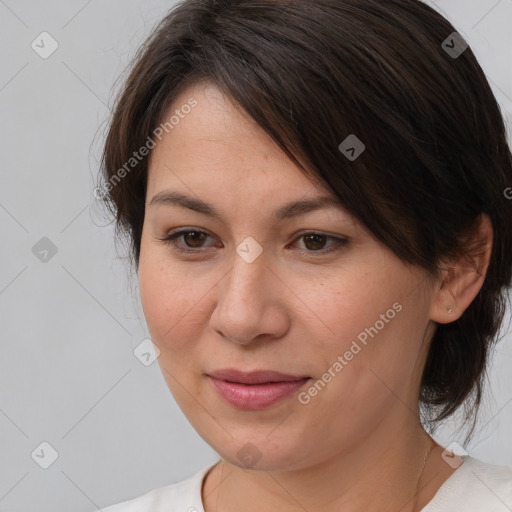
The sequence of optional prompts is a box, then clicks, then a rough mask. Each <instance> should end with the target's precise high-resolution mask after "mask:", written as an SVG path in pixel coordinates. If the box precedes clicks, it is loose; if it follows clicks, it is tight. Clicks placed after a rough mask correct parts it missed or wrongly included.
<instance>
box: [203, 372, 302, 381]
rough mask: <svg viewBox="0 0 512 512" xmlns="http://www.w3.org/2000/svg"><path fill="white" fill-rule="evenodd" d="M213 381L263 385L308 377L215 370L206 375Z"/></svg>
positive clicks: (278, 373)
mask: <svg viewBox="0 0 512 512" xmlns="http://www.w3.org/2000/svg"><path fill="white" fill-rule="evenodd" d="M208 375H209V376H210V377H213V378H214V379H220V380H225V381H228V382H239V383H241V384H263V383H266V382H288V381H294V380H303V379H307V378H309V377H307V376H304V375H299V376H297V375H287V374H284V373H280V372H275V371H272V370H255V371H252V372H241V371H239V370H234V369H225V370H217V371H214V372H210V373H209V374H208Z"/></svg>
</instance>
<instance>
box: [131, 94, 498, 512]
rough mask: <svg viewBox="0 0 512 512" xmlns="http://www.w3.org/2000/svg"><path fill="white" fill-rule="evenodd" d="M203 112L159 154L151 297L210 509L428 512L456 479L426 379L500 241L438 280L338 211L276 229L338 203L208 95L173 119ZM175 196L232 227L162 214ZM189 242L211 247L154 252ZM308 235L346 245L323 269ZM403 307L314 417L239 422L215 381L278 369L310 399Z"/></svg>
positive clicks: (144, 260)
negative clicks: (220, 375) (207, 460)
mask: <svg viewBox="0 0 512 512" xmlns="http://www.w3.org/2000/svg"><path fill="white" fill-rule="evenodd" d="M191 97H193V98H195V99H196V100H197V102H198V105H197V106H196V107H195V108H194V109H192V111H191V112H190V113H189V114H187V115H186V116H185V117H184V118H183V119H181V120H180V123H179V124H178V125H176V126H175V127H174V129H173V130H171V131H169V133H167V134H164V137H163V139H162V140H161V141H160V142H158V143H157V145H156V147H155V149H154V150H153V151H152V153H151V155H150V162H149V171H148V172H149V174H148V187H147V197H146V215H145V221H144V227H143V232H142V239H141V256H140V264H139V284H140V293H141V300H142V305H143V309H144V313H145V316H146V320H147V324H148V327H149V330H150V333H151V337H152V340H153V342H154V344H155V345H156V346H157V347H158V349H159V350H160V356H159V358H158V361H159V364H160V367H161V370H162V372H163V376H164V378H165V380H166V382H167V384H168V386H169V389H170V391H171V393H172V394H173V396H174V398H175V399H176V401H177V403H178V404H179V406H180V408H181V409H182V411H183V412H184V414H185V415H186V417H187V418H188V420H189V421H190V423H191V424H192V426H193V427H194V428H195V429H196V430H197V432H198V433H199V434H200V435H201V436H202V438H203V439H204V440H205V441H206V442H207V443H208V444H209V445H210V446H212V447H213V449H214V450H216V452H217V453H219V455H220V456H221V462H220V463H219V464H217V465H216V466H214V468H213V469H211V470H210V471H209V473H208V474H207V476H206V478H205V480H204V482H203V489H202V498H203V503H204V507H205V511H206V512H214V511H220V510H222V511H223V512H231V511H235V510H237V511H239V510H244V511H246V512H252V511H254V512H255V511H258V512H259V511H261V510H280V511H283V512H287V511H292V510H293V511H296V510H299V509H305V510H308V511H310V512H313V511H315V512H316V511H323V512H330V511H339V510H343V511H346V512H350V511H360V510H372V511H373V510H375V511H377V510H378V511H382V510H390V511H391V510H393V511H394V510H396V511H398V510H401V512H406V511H412V510H420V509H421V508H422V507H423V506H425V505H426V504H427V503H428V501H430V500H431V499H432V497H433V496H434V494H435V493H436V492H437V490H438V489H439V487H440V486H441V485H442V483H443V482H444V481H445V480H446V479H447V478H448V477H449V476H450V475H451V474H452V473H453V471H454V469H453V468H452V467H451V466H449V465H448V464H446V463H445V462H444V460H443V459H442V457H441V452H442V451H443V447H441V446H439V445H438V444H437V443H435V442H434V441H433V440H432V439H431V438H430V436H428V435H427V434H426V432H425V431H424V429H423V428H422V426H421V424H420V422H419V411H418V392H419V385H420V377H421V373H422V370H423V367H424V364H425V359H426V356H427V352H428V346H429V341H430V339H431V337H432V335H433V334H434V332H435V328H436V322H439V323H446V322H451V321H453V320H455V319H457V318H458V317H459V316H460V315H461V314H462V313H463V311H464V309H465V308H467V306H468V305H469V304H470V303H471V301H472V300H473V298H474V297H475V296H476V294H477V293H478V290H479V289H480V287H481V286H482V284H483V280H484V277H485V272H486V270H487V265H488V261H489V255H490V248H491V245H492V229H491V225H490V222H489V220H488V218H486V217H482V222H481V223H480V229H479V230H478V231H476V232H475V236H481V237H483V238H484V239H485V240H486V241H487V246H486V250H485V251H484V252H483V253H482V255H481V256H480V257H479V258H478V259H475V260H472V261H470V262H469V263H468V261H467V260H466V259H464V260H460V261H456V262H450V265H447V266H446V270H445V271H443V272H442V275H441V276H439V277H438V278H437V279H434V278H429V275H428V274H427V273H426V272H425V271H424V270H423V269H421V268H419V267H416V266H410V265H408V264H405V263H404V262H402V261H401V260H400V259H398V257H396V256H395V255H394V253H392V252H391V251H390V250H389V249H388V248H387V247H385V246H384V245H383V244H382V243H380V242H379V241H377V240H376V239H375V238H374V237H373V236H372V235H371V233H370V232H369V231H368V230H367V229H365V228H364V226H363V225H362V224H360V223H359V222H358V221H356V219H355V218H354V217H352V216H351V215H350V213H349V212H348V211H345V210H344V209H343V208H342V207H339V208H336V207H329V208H326V209H322V210H317V211H313V212H309V213H307V214H304V215H301V216H297V217H294V218H291V219H287V220H284V221H280V222H278V223H276V222H275V221H274V220H273V219H272V217H271V214H272V212H273V211H274V210H276V209H278V208H279V207H281V206H283V205H284V204H286V203H288V202H291V201H293V200H297V199H303V198H304V197H314V196H319V195H323V194H328V195H331V196H333V194H332V193H331V192H330V191H329V190H328V189H327V188H324V187H323V186H322V184H321V183H319V182H314V181H312V180H311V179H310V178H309V177H307V176H305V175H304V174H303V173H302V172H301V171H300V170H299V168H298V167H296V166H295V164H293V162H292V161H291V160H289V159H288V157H287V156H286V155H285V154H284V153H283V152H282V151H281V150H280V149H279V148H278V147H277V146H276V145H275V144H274V143H273V141H271V139H270V138H269V137H268V136H267V135H266V134H265V132H263V131H262V129H261V128H260V127H259V126H258V125H257V124H256V123H255V122H254V121H253V120H252V119H251V118H250V117H249V116H247V115H246V114H245V113H243V112H242V111H240V110H238V109H236V108H235V107H234V105H233V104H232V103H231V102H230V101H229V99H228V98H227V97H225V96H223V95H222V93H221V92H220V91H218V90H217V89H216V88H215V87H214V86H212V85H208V84H196V85H194V86H193V87H189V88H188V89H187V90H185V91H183V92H182V94H181V95H180V96H179V97H178V98H176V100H175V102H174V104H173V105H172V106H171V108H170V109H169V113H172V111H173V110H175V109H176V108H179V107H180V106H181V105H184V104H186V102H187V100H188V99H189V98H191ZM165 117H166V116H164V118H165ZM162 191H178V192H182V193H184V194H188V195H191V196H193V197H195V198H200V199H202V200H204V201H207V202H208V203H210V204H212V205H213V206H214V207H215V208H216V209H218V210H219V212H220V213H221V215H222V218H223V220H222V221H221V220H218V219H214V218H211V217H209V216H207V215H205V214H202V213H197V212H194V211H192V210H189V209H187V208H184V207H181V206H177V205H170V204H153V205H150V204H149V203H150V201H151V199H152V198H153V196H154V195H155V194H157V193H159V192H162ZM333 197H334V196H333ZM176 228H190V230H191V231H193V230H194V229H195V230H196V231H197V230H201V231H205V232H206V233H207V234H208V235H210V236H209V237H206V238H204V239H201V238H199V239H198V238H193V236H190V235H189V236H188V237H184V236H181V237H179V238H178V239H176V240H175V243H176V244H177V245H178V246H181V247H184V248H189V249H191V250H195V251H197V254H193V255H183V254H180V253H179V252H177V251H176V250H175V249H173V248H172V246H171V245H166V244H165V243H163V242H162V241H160V240H159V238H163V237H165V236H166V235H167V234H168V233H169V232H170V231H171V230H175V229H176ZM311 231H315V232H319V233H320V234H325V235H329V236H335V237H336V236H337V237H339V238H347V239H348V240H349V242H348V244H346V245H342V246H339V247H338V248H337V250H334V251H333V252H330V253H324V254H323V255H318V254H319V251H318V249H324V248H325V249H327V248H329V247H332V246H333V245H334V242H333V241H331V239H329V238H326V239H321V240H320V241H318V242H316V244H315V243H314V241H313V242H311V241H309V240H308V239H307V237H304V235H305V234H307V233H308V232H311ZM301 235H302V237H301ZM248 236H251V237H252V238H254V239H255V240H256V241H257V242H258V243H259V244H260V246H261V247H262V249H263V252H262V253H261V254H260V255H259V256H258V258H256V259H255V260H254V261H253V262H252V263H247V262H246V261H245V260H244V259H242V258H241V257H240V256H239V255H238V254H237V252H236V248H237V247H238V246H239V245H240V244H241V243H242V241H243V240H244V239H245V238H246V237H248ZM187 242H188V245H187ZM315 249H317V250H316V251H315ZM475 270H478V271H475ZM397 302H398V303H399V304H400V305H401V306H402V309H401V311H400V312H398V313H396V316H395V317H394V318H393V319H392V320H389V321H388V322H387V323H385V326H384V327H383V328H382V329H380V330H379V332H378V334H377V335H375V336H374V338H370V337H369V338H368V343H367V345H366V346H364V347H363V349H362V350H361V351H360V352H359V353H358V354H357V355H356V356H354V357H353V359H352V360H351V361H349V362H348V364H347V365H346V366H344V367H343V369H342V371H341V372H338V373H337V374H336V376H335V377H334V378H333V379H332V380H331V382H329V383H328V384H327V385H326V386H325V387H324V388H323V389H322V390H321V391H320V392H319V393H318V394H317V395H316V396H315V397H314V398H311V401H310V402H309V403H308V404H307V405H303V404H301V403H300V402H299V401H298V399H297V393H295V394H293V395H291V396H290V397H288V398H286V399H285V400H284V401H281V402H279V403H277V404H275V405H273V406H271V407H268V408H267V409H264V410H261V411H246V410H239V409H236V408H235V407H233V406H231V405H230V404H228V403H226V402H225V401H224V400H223V399H222V398H221V397H220V396H219V395H218V394H217V392H216V390H215V389H214V387H213V386H212V383H211V381H210V379H209V378H208V377H207V375H206V374H207V373H209V372H211V371H213V370H218V369H222V368H237V369H242V370H246V371H250V370H254V369H272V370H277V371H281V372H284V373H289V374H293V375H304V376H310V377H311V378H312V379H313V380H312V381H310V384H309V385H311V383H312V382H316V381H317V380H318V379H321V378H322V375H323V374H324V373H325V372H326V371H327V369H328V368H329V367H332V366H333V364H334V362H335V361H336V360H337V357H338V356H339V355H343V354H344V353H345V352H346V351H347V350H348V349H349V347H350V345H351V343H352V341H353V340H355V339H356V338H357V335H358V334H360V333H361V332H362V331H364V329H365V328H367V327H370V326H374V325H375V323H376V321H377V320H379V318H381V317H380V315H381V314H383V313H385V312H386V311H387V310H389V309H390V308H391V307H392V305H393V304H394V303H397ZM449 308H452V309H453V313H451V314H449V313H448V309H449ZM249 442H250V443H252V444H253V445H254V446H255V447H256V449H257V451H258V454H259V455H260V457H261V458H260V459H259V460H258V462H257V464H256V465H255V466H253V467H252V468H251V467H247V466H244V464H243V463H242V462H241V461H240V460H239V458H238V457H237V453H238V452H239V450H240V449H242V447H244V446H245V445H246V444H247V443H249ZM427 454H429V455H428V458H427V459H426V464H425V466H424V469H423V471H422V467H423V464H424V461H425V456H426V455H427ZM420 474H421V478H420V479H419V480H418V478H419V477H420ZM418 490H419V491H418Z"/></svg>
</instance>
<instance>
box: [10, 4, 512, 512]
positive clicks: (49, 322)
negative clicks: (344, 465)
mask: <svg viewBox="0 0 512 512" xmlns="http://www.w3.org/2000/svg"><path fill="white" fill-rule="evenodd" d="M171 5H172V2H169V1H167V2H166V1H157V0H152V1H142V0H109V1H108V2H100V1H98V0H90V1H86V0H72V1H67V2H63V1H60V2H59V1H56V0H53V1H45V2H36V1H34V0H32V1H28V0H5V1H4V0H0V34H1V35H0V41H1V45H0V55H1V62H2V67H1V70H0V119H1V125H0V133H1V137H0V148H1V153H0V154H1V183H2V187H1V189H0V227H1V233H2V249H1V253H0V254H1V256H0V258H1V261H0V264H1V270H0V314H1V322H2V323H1V325H2V351H1V353H2V357H1V358H0V378H1V384H2V385H1V386H0V442H1V448H0V510H4V511H7V510H8V511H10V512H26V511H35V510H37V511H38V512H49V511H52V512H64V511H66V512H69V511H71V510H74V511H76V512H89V511H92V510H96V509H97V508H100V507H105V506H106V505H109V504H112V503H116V502H119V501H123V500H126V499H128V498H132V497H134V496H138V495H140V494H142V493H144V492H146V491H148V490H149V489H152V488H155V487H158V486H161V485H165V484H167V483H170V482H174V481H179V480H182V479H184V478H186V477H188V476H190V475H192V474H193V473H194V472H196V471H197V470H198V469H200V468H201V467H203V466H205V465H207V464H210V463H212V462H214V461H215V460H216V459H217V455H216V453H215V452H214V451H213V449H211V448H210V447H209V446H208V445H206V443H205V442H204V441H203V440H202V439H201V438H200V437H199V436H198V434H197V433H196V432H195V431H194V430H193V429H192V427H191V426H190V425H189V424H188V422H187V420H186V419H185V417H184V416H183V414H182V413H181V411H180V410H179V408H178V407H177V405H176V403H175V401H174V399H173V398H172V396H171V394H170V392H169V391H168V389H167V387H166V384H165V381H164V379H163V377H162V375H161V373H160V370H159V368H158V364H157V363H156V362H155V363H154V364H153V365H151V366H149V367H145V366H144V365H143V364H141V362H140V361H139V360H138V359H137V358H135V356H134V354H133V350H134V349H135V347H136V346H137V345H138V344H139V343H140V342H141V341H142V340H143V339H144V338H145V337H147V336H148V331H147V328H146V325H145V322H144V319H143V314H142V312H141V308H140V305H139V302H138V295H137V293H138V292H137V283H136V279H135V278H134V279H132V280H131V281H130V278H129V276H128V267H127V265H126V263H125V262H124V261H123V260H122V259H121V258H119V257H118V255H119V253H120V251H121V253H122V246H118V247H117V249H118V251H117V252H116V246H115V245H114V232H113V228H112V226H105V220H104V218H103V217H102V216H101V215H100V211H99V210H98V208H97V205H96V204H95V199H94V197H93V195H92V190H93V188H94V186H95V184H96V177H97V173H98V160H99V155H100V150H101V143H102V142H103V137H104V128H105V121H106V119H107V116H108V112H109V111H108V106H111V105H112V100H113V95H114V93H115V91H116V89H113V88H112V87H113V84H114V82H115V79H116V78H117V77H118V76H119V74H120V73H121V72H122V71H123V70H124V69H125V66H126V65H127V64H128V62H129V60H130V59H131V57H132V56H133V54H134V51H135V49H136V48H137V47H138V45H139V44H140V43H141V42H142V41H143V39H144V38H145V37H146V36H147V35H148V34H149V33H150V31H151V29H152V27H153V26H154V25H155V23H156V22H157V21H158V20H159V19H160V18H161V17H162V16H163V14H164V13H165V12H167V10H168V9H169V8H170V6H171ZM435 5H436V6H437V8H438V9H439V10H441V11H442V12H444V14H445V15H446V16H447V17H448V18H449V19H450V20H451V21H452V23H454V25H455V27H456V28H457V29H458V30H459V32H460V33H461V34H462V35H463V36H464V37H465V38H466V40H467V41H468V42H469V43H470V45H471V46H472V48H473V51H474V52H475V53H476V55H477V57H478V58H479V59H480V62H481V65H482V67H483V68H484V70H485V72H486V73H487V75H488V77H489V79H490V82H491V85H492V87H493V90H494V91H495V94H496V97H497V99H498V101H499V102H500V104H501V105H502V108H503V110H504V113H505V114H506V116H507V119H508V123H509V126H510V122H511V112H512V99H511V98H512V72H511V67H510V63H511V62H512V50H511V49H512V35H511V30H510V27H511V26H512V0H500V1H497V0H471V1H468V0H438V1H437V2H436V4H435ZM43 31H47V32H49V33H50V34H51V35H52V37H53V38H55V39H56V40H57V41H58V44H59V48H58V49H57V51H56V52H55V53H53V54H52V55H51V56H50V57H49V58H48V59H42V58H41V57H40V56H39V55H38V54H36V52H35V51H34V50H33V49H32V48H31V43H32V41H33V40H34V39H35V38H36V36H38V35H39V34H40V33H41V32H43ZM440 43H441V42H440ZM510 185H511V186H512V183H511V184H510ZM42 237H47V238H49V239H50V240H51V241H52V242H53V244H55V246H56V248H57V253H56V254H55V255H54V256H53V257H51V258H49V261H47V262H46V263H43V262H41V261H40V260H39V259H38V258H37V257H36V256H35V255H34V254H33V252H32V248H33V246H34V245H35V244H36V243H37V242H38V241H39V240H40V239H41V238H42ZM507 325H508V319H507ZM511 345H512V343H511V341H510V336H509V335H507V336H506V337H505V338H504V339H503V341H502V342H501V343H500V344H499V345H498V347H497V353H496V356H495V357H494V358H493V360H492V365H491V375H492V377H491V391H492V397H488V398H487V399H486V402H485V404H484V408H483V409H482V413H481V420H480V423H479V427H478V435H477V436H476V438H475V440H474V441H473V442H472V443H471V444H470V445H469V446H466V449H467V450H468V451H469V453H470V454H471V455H473V456H475V457H478V458H480V459H482V460H485V461H488V462H491V463H495V464H504V465H512V443H511V435H510V434H511V427H512V383H511V377H510V375H511V373H512V347H511ZM437 438H438V440H439V441H440V442H443V443H444V444H445V445H447V444H449V443H450V442H451V441H459V442H462V439H463V438H462V436H461V434H458V433H456V432H454V430H453V426H452V425H451V424H448V425H446V427H445V428H443V430H442V431H440V433H439V436H438V437H437ZM44 441H46V442H47V443H49V444H50V445H51V446H52V447H53V448H54V449H55V450H56V451H57V453H58V458H57V460H56V461H55V462H54V463H53V464H52V465H51V466H50V467H49V468H48V469H42V468H41V467H40V466H39V465H38V464H36V462H35V461H34V460H33V458H32V456H31V454H32V453H33V451H34V450H36V448H38V447H39V445H40V444H41V443H42V442H44ZM45 453H48V451H46V452H45ZM36 458H37V457H36ZM39 460H41V459H39Z"/></svg>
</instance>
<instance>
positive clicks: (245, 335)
mask: <svg viewBox="0 0 512 512" xmlns="http://www.w3.org/2000/svg"><path fill="white" fill-rule="evenodd" d="M216 290H217V301H216V306H215V309H214V311H213V313H212V316H211V318H210V327H211V328H212V329H213V330H214V331H215V332H217V333H218V334H219V335H220V336H222V337H223V338H225V339H227V340H229V341H232V342H235V343H239V344H242V345H248V344H250V343H252V342H254V341H255V340H256V339H259V340H261V339H263V338H265V339H273V338H279V337H281V336H283V335H284V334H285V333H286V331H287V329H288V328H289V320H288V318H289V315H288V314H287V311H286V307H285V301H286V294H287V293H288V294H289V293H290V292H289V291H288V288H287V287H286V286H285V285H284V284H283V283H282V281H281V280H280V278H279V277H278V276H277V274H276V272H274V271H273V270H272V269H271V268H270V267H269V265H268V260H267V258H266V257H265V255H264V253H262V254H261V255H260V256H258V258H256V259H255V260H254V261H252V262H251V263H248V262H247V261H245V260H244V259H243V258H242V257H240V256H239V255H238V254H236V253H235V255H234V258H233V265H232V268H231V270H230V271H229V272H228V273H227V275H226V276H225V277H224V279H222V280H221V281H220V282H219V283H218V285H217V287H216Z"/></svg>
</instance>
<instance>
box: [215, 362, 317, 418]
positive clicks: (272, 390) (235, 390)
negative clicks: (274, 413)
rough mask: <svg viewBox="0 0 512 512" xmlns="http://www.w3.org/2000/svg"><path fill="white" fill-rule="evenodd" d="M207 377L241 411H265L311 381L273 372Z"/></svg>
mask: <svg viewBox="0 0 512 512" xmlns="http://www.w3.org/2000/svg"><path fill="white" fill-rule="evenodd" d="M208 377H209V379H210V380H211V382H212V383H213V386H214V388H215V390H216V391H217V392H218V393H219V395H220V396H221V397H222V398H223V399H224V400H225V401H226V402H228V403H229V404H231V405H233V406H234V407H236V408H238V409H249V410H261V409H265V408H267V407H270V406H271V405H273V404H276V403H277V402H280V401H281V400H283V399H285V398H286V397H288V396H290V395H291V394H292V393H293V392H294V391H296V390H297V389H299V388H300V387H302V386H303V385H304V384H305V383H306V382H307V381H309V379H310V378H309V377H301V376H294V375H286V374H282V373H279V372H274V371H270V370H258V371H254V372H250V373H244V372H240V371H238V370H221V371H217V372H212V373H211V374H209V375H208Z"/></svg>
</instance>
